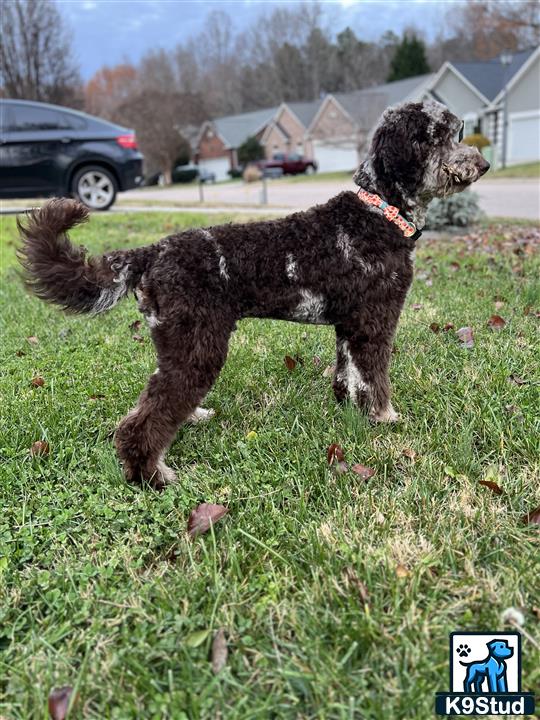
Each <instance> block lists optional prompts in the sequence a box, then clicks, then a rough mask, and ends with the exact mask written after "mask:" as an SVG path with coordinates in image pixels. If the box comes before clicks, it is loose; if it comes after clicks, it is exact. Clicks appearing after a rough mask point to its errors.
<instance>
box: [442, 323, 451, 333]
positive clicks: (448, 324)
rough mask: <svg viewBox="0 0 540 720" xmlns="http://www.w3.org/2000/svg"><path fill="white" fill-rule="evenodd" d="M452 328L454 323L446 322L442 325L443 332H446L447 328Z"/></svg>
mask: <svg viewBox="0 0 540 720" xmlns="http://www.w3.org/2000/svg"><path fill="white" fill-rule="evenodd" d="M453 329H454V323H446V325H445V326H444V327H443V331H444V332H448V331H449V330H453Z"/></svg>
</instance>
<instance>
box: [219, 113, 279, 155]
mask: <svg viewBox="0 0 540 720" xmlns="http://www.w3.org/2000/svg"><path fill="white" fill-rule="evenodd" d="M277 109H278V108H277V107H273V108H266V109H265V110H255V111H254V112H249V113H242V114H241V115H228V116H227V117H222V118H216V119H215V120H214V121H213V124H214V127H215V128H216V131H217V132H218V134H219V135H220V136H221V138H222V140H223V141H224V142H225V143H226V145H227V146H228V147H231V148H236V147H238V146H239V145H241V144H242V143H243V142H244V140H245V139H246V138H248V137H249V136H250V135H255V134H256V133H257V132H258V131H259V130H261V129H262V128H263V127H264V125H266V123H268V122H270V120H272V118H273V117H274V115H275V114H276V112H277Z"/></svg>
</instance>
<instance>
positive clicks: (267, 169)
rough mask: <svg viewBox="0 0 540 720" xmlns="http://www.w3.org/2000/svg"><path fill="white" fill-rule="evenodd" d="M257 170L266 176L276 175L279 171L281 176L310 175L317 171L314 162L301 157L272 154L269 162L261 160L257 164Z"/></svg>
mask: <svg viewBox="0 0 540 720" xmlns="http://www.w3.org/2000/svg"><path fill="white" fill-rule="evenodd" d="M258 166H259V168H260V169H261V170H262V171H263V172H264V173H268V174H272V171H275V172H276V174H278V173H279V170H281V174H283V175H299V174H300V173H305V174H306V175H311V174H312V173H314V172H316V171H317V163H316V161H315V160H308V158H305V157H303V156H302V155H297V154H291V155H287V154H286V153H274V155H272V159H271V160H261V161H260V162H259V163H258Z"/></svg>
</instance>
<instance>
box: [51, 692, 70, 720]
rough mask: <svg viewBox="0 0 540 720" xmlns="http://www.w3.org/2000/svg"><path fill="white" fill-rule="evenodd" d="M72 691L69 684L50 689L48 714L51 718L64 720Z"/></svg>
mask: <svg viewBox="0 0 540 720" xmlns="http://www.w3.org/2000/svg"><path fill="white" fill-rule="evenodd" d="M72 693H73V688H72V687H70V686H69V685H64V687H61V688H54V689H53V690H51V692H50V693H49V715H50V716H51V718H52V720H65V718H66V717H67V714H68V709H69V701H70V700H71V695H72Z"/></svg>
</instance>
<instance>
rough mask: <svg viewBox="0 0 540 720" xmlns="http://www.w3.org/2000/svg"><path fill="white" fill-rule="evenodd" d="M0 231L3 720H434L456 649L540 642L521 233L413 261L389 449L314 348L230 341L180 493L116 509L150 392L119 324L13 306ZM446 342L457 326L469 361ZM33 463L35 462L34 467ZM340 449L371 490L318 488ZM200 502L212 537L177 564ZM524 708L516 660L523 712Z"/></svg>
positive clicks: (281, 341)
mask: <svg viewBox="0 0 540 720" xmlns="http://www.w3.org/2000/svg"><path fill="white" fill-rule="evenodd" d="M218 220H219V219H218V218H216V217H215V216H213V217H211V218H210V217H208V216H204V215H202V214H201V215H189V214H185V215H182V214H178V213H176V214H166V213H163V214H161V213H148V214H137V215H122V214H118V215H107V214H102V215H94V216H93V217H92V220H91V222H90V224H89V225H86V226H84V227H82V228H80V229H78V230H77V231H75V232H74V233H73V238H74V239H75V241H76V242H77V243H84V244H85V245H87V246H88V247H89V248H90V249H91V250H92V251H94V252H101V251H104V250H105V249H109V248H112V247H116V246H118V247H122V246H126V245H136V244H143V243H147V242H149V241H153V240H155V239H157V238H158V237H159V236H161V235H163V234H168V233H171V232H173V231H174V230H175V228H181V227H185V226H188V225H196V224H211V223H216V222H218ZM1 222H2V225H1V241H2V276H1V278H2V284H1V299H2V308H3V312H2V322H3V327H2V340H3V342H2V349H1V353H2V358H1V359H2V379H1V388H0V391H1V397H2V402H1V410H0V413H1V417H0V423H1V425H0V427H1V431H0V432H1V437H0V454H1V457H0V461H1V464H0V501H1V508H2V514H1V517H0V650H1V652H0V717H2V718H6V719H9V720H34V719H36V720H37V719H40V720H41V719H44V718H46V717H47V710H46V705H47V695H48V693H49V690H50V689H51V688H52V687H58V686H60V685H72V686H75V687H76V689H77V691H78V694H79V701H78V704H77V706H76V708H75V711H74V713H73V714H72V715H70V717H73V718H91V719H92V720H110V719H111V720H130V719H135V718H141V719H142V718H144V720H162V719H164V718H170V719H171V720H183V719H187V718H189V719H190V720H191V719H192V718H227V720H229V719H235V720H236V719H238V720H246V719H255V718H257V719H261V720H266V719H267V718H276V719H278V720H279V719H281V718H285V719H288V718H291V720H292V719H293V718H303V719H308V718H318V719H327V718H332V719H333V718H336V719H343V720H344V719H346V718H347V719H353V718H362V719H370V720H371V719H373V720H383V719H384V720H388V719H391V720H397V719H400V718H407V720H409V719H411V718H412V719H414V720H427V719H428V718H431V717H434V709H433V708H434V693H435V692H436V691H438V690H440V691H443V690H447V689H448V633H449V632H450V631H453V630H457V629H467V630H478V629H492V630H503V623H502V620H501V613H502V612H503V610H504V609H505V608H507V607H510V606H514V607H518V608H520V609H521V610H522V611H523V613H524V615H525V623H526V624H525V629H526V630H527V631H528V633H529V634H530V635H531V636H532V638H533V640H535V641H536V643H539V642H540V629H539V620H538V618H539V616H540V611H539V610H538V606H540V563H539V556H540V535H539V530H538V525H524V524H523V523H522V522H521V517H522V515H523V514H524V513H525V512H527V511H529V510H532V509H533V508H535V507H536V506H538V505H540V483H539V476H540V433H539V430H540V427H539V423H538V407H539V384H540V374H539V368H538V348H539V344H538V322H539V321H538V318H537V317H536V315H535V312H534V311H537V310H540V283H539V281H538V277H539V266H540V263H539V261H538V255H537V254H535V253H534V249H535V248H534V246H533V244H532V243H527V242H521V243H517V242H515V237H516V236H515V233H516V232H521V233H522V235H525V233H526V231H525V230H523V229H522V230H520V229H519V228H516V226H515V225H514V226H513V227H507V226H504V225H499V226H497V227H496V228H494V229H491V230H486V228H485V227H484V228H482V229H480V230H479V231H478V232H477V238H476V241H475V242H474V243H473V242H472V241H471V242H470V243H469V244H467V243H466V242H465V241H462V240H459V239H454V240H452V241H451V242H442V241H426V240H425V239H424V240H423V241H420V247H419V252H418V265H417V277H416V280H415V283H414V285H413V288H412V291H411V293H410V295H409V298H408V301H407V305H406V308H405V311H404V313H403V317H402V322H401V324H400V327H399V331H398V334H397V338H396V352H395V354H394V355H393V363H392V370H391V375H392V380H393V384H394V400H395V406H396V408H397V409H398V410H399V411H400V412H401V413H402V418H403V419H402V421H401V422H399V423H398V424H396V425H394V426H372V425H370V424H369V423H368V422H367V420H366V419H365V418H364V417H362V416H360V415H358V414H357V413H356V412H355V410H354V409H352V408H351V407H345V408H340V407H338V406H336V404H335V403H334V400H333V395H332V391H331V387H330V380H329V379H328V378H327V377H325V376H324V374H323V370H324V368H325V367H326V366H328V365H329V364H330V363H332V361H333V337H332V331H331V329H330V328H317V327H307V326H300V325H298V326H297V325H293V324H286V323H277V322H267V321H264V322H263V321H256V320H253V321H243V322H242V323H240V325H239V328H238V331H237V332H236V334H235V336H234V339H233V341H232V344H231V349H230V355H229V360H228V362H227V365H226V367H225V369H224V371H223V373H222V375H221V376H220V378H219V380H218V382H217V384H216V386H215V388H214V390H213V391H212V393H211V396H210V397H209V398H208V402H207V405H209V406H212V407H215V408H216V409H217V411H218V414H217V416H216V418H214V420H212V421H211V422H210V423H209V424H207V425H205V426H197V427H189V428H187V427H186V428H185V429H182V430H181V432H180V433H179V434H178V437H177V440H176V441H175V442H174V444H173V446H172V449H171V452H170V454H169V456H168V457H169V461H170V464H171V465H172V466H173V467H175V468H176V469H177V471H178V472H179V475H180V478H181V482H180V484H178V485H177V486H174V487H171V488H169V489H167V490H166V491H165V492H163V493H161V494H156V493H154V492H152V491H149V490H141V489H138V488H134V487H129V486H127V485H126V484H125V483H124V481H123V479H122V476H121V473H120V470H119V467H118V464H117V461H116V458H115V454H114V451H113V446H112V443H111V439H110V437H111V433H112V431H113V429H114V427H115V425H116V423H117V422H118V421H119V420H120V418H121V417H122V416H123V415H124V414H125V413H126V412H127V410H128V409H129V408H130V407H132V406H133V404H134V403H135V401H136V398H137V396H138V394H139V392H140V391H141V389H142V387H143V385H144V383H145V380H146V377H147V376H148V375H149V373H151V372H152V371H153V370H154V355H153V351H152V345H151V343H150V341H149V338H148V334H147V331H146V329H145V328H144V327H141V328H140V329H139V330H136V331H134V330H132V329H130V323H132V322H133V321H134V320H136V319H138V317H139V314H138V312H137V309H136V306H135V303H134V301H133V300H132V299H129V300H125V301H124V302H123V303H122V304H121V305H119V306H118V307H117V308H116V309H115V310H113V311H112V312H111V313H109V314H108V315H104V316H100V317H99V318H95V319H88V318H73V317H71V318H70V317H67V316H65V315H62V314H61V313H60V312H58V311H57V310H56V309H54V308H51V307H48V306H46V305H45V304H43V303H41V302H39V301H38V300H36V299H33V298H31V297H29V296H27V295H26V294H25V293H24V292H23V290H22V289H21V286H20V283H19V280H18V277H17V271H16V265H15V260H14V245H15V242H16V231H15V222H14V219H13V218H7V219H6V218H2V220H1ZM527 232H529V233H531V235H534V232H535V231H534V230H533V229H531V228H528V230H527ZM491 244H494V246H495V251H494V252H489V247H490V245H491ZM537 249H538V246H537V247H536V250H537ZM495 302H497V303H502V304H498V305H497V306H495ZM527 306H532V311H531V312H529V313H528V314H527V315H525V314H524V308H526V307H527ZM494 313H496V314H498V315H501V316H503V317H504V319H505V320H506V325H505V326H504V328H503V329H502V330H500V331H493V330H491V329H490V328H489V327H488V326H487V320H488V319H489V318H490V316H492V315H493V314H494ZM432 323H437V324H438V325H439V326H440V328H441V329H440V331H439V332H433V331H432V329H430V325H431V324H432ZM446 323H453V324H454V326H455V329H458V328H460V327H462V326H471V327H472V328H473V330H474V334H475V345H474V347H473V348H472V349H468V350H467V349H464V348H462V347H461V346H460V344H459V342H458V339H457V337H456V334H455V331H454V330H449V331H443V329H442V328H443V326H444V325H445V324H446ZM134 332H136V333H137V334H139V335H141V336H142V337H143V341H142V342H140V341H135V340H133V339H132V336H133V334H134ZM28 338H32V340H30V341H29V340H28ZM34 338H37V340H35V339H34ZM285 355H290V356H295V355H298V356H300V357H301V358H302V359H303V364H301V363H298V364H297V366H296V367H295V368H294V369H293V370H289V369H287V367H286V365H285V363H284V356H285ZM314 358H316V360H315V362H314ZM318 359H320V362H319V360H318ZM38 376H39V377H41V378H43V381H44V384H43V385H42V386H41V387H34V386H33V385H32V382H31V381H32V379H33V378H36V377H38ZM520 379H521V380H522V381H523V384H518V383H521V380H520ZM516 380H517V381H516ZM254 433H255V435H254ZM248 435H249V437H248ZM37 440H42V441H46V442H47V443H49V447H50V452H49V454H48V455H47V456H44V457H33V458H32V457H31V456H30V454H29V448H30V446H31V445H32V444H33V443H34V442H35V441H37ZM331 443H339V444H340V445H341V446H342V447H343V449H344V451H345V455H346V460H347V461H348V462H349V463H351V464H352V463H362V464H364V465H367V466H369V467H371V468H373V469H375V470H376V474H375V475H374V476H373V477H372V478H370V479H369V480H368V481H365V480H362V479H361V478H360V477H359V476H358V475H355V474H353V473H352V472H347V473H345V474H336V473H335V472H333V471H332V470H331V469H329V468H328V466H327V462H326V449H327V447H328V446H329V445H330V444H331ZM404 450H407V452H408V451H409V450H412V451H414V453H416V456H415V457H414V458H412V459H411V458H410V457H407V456H406V455H404V454H403V451H404ZM408 455H413V453H411V452H408ZM485 479H487V480H491V481H495V482H496V483H497V484H498V485H499V486H500V487H501V488H502V490H503V494H502V495H496V494H494V493H493V492H492V491H491V490H490V489H489V488H488V487H486V486H483V485H481V484H480V483H479V481H480V480H485ZM200 502H214V503H224V504H226V505H227V506H228V507H229V514H228V515H227V516H226V517H225V518H224V519H223V520H221V521H220V523H219V524H218V525H216V527H215V528H214V529H213V531H212V532H210V533H208V534H207V535H205V536H203V537H200V538H198V539H196V540H194V541H191V540H189V539H188V537H187V535H186V523H187V518H188V516H189V513H190V511H191V509H192V508H193V507H194V506H196V505H197V504H198V503H200ZM535 606H536V609H535ZM220 627H223V628H225V630H226V633H227V636H228V644H229V658H228V662H227V666H226V667H225V669H224V670H223V671H222V672H221V673H220V674H219V675H217V676H215V675H213V673H212V670H211V664H210V662H209V651H210V647H211V644H212V638H213V635H214V634H215V632H216V631H217V629H218V628H220ZM539 687H540V657H539V653H538V650H537V649H535V647H534V646H533V644H532V643H531V642H530V641H529V640H527V639H525V638H524V639H523V688H524V690H529V691H531V690H536V692H537V694H538V689H539Z"/></svg>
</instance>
